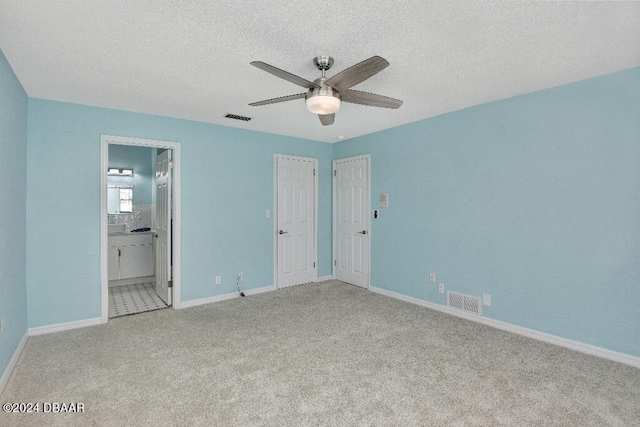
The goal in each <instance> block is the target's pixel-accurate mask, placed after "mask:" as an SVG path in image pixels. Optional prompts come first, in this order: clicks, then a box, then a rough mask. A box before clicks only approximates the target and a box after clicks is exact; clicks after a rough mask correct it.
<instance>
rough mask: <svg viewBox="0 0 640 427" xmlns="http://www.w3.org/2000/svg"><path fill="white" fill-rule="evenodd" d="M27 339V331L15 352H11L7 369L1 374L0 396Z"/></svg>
mask: <svg viewBox="0 0 640 427" xmlns="http://www.w3.org/2000/svg"><path fill="white" fill-rule="evenodd" d="M27 338H29V331H26V332H25V333H24V336H23V337H22V339H21V340H20V342H19V343H18V347H17V348H16V351H14V352H13V356H11V359H10V360H9V364H8V365H7V367H6V368H5V370H4V373H3V374H2V377H0V394H2V392H3V391H4V388H5V387H6V385H7V383H8V382H9V378H10V377H11V373H12V372H13V368H15V366H16V363H18V359H19V358H20V355H21V354H22V350H23V349H24V345H25V344H26V343H27Z"/></svg>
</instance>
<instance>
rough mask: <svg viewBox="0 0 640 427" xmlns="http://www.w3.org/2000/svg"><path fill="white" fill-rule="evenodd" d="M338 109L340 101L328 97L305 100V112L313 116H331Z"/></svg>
mask: <svg viewBox="0 0 640 427" xmlns="http://www.w3.org/2000/svg"><path fill="white" fill-rule="evenodd" d="M339 109H340V99H339V98H336V97H335V96H329V95H316V96H312V97H310V98H307V110H309V111H311V112H312V113H313V114H333V113H335V112H336V111H338V110H339Z"/></svg>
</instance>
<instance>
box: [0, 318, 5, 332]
mask: <svg viewBox="0 0 640 427" xmlns="http://www.w3.org/2000/svg"><path fill="white" fill-rule="evenodd" d="M3 332H4V316H2V317H0V334H1V333H3Z"/></svg>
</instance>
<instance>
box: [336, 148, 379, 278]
mask: <svg viewBox="0 0 640 427" xmlns="http://www.w3.org/2000/svg"><path fill="white" fill-rule="evenodd" d="M369 165H370V156H369V155H365V156H358V157H350V158H346V159H339V160H334V162H333V171H334V172H333V174H334V176H333V230H334V233H333V256H334V257H333V259H334V276H335V278H336V279H337V280H340V281H343V282H347V283H351V284H353V285H357V286H362V287H365V288H368V287H369V253H370V237H369V236H370V234H369V232H370V217H369V212H370V209H371V205H370V203H371V202H370V168H369Z"/></svg>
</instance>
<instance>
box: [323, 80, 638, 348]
mask: <svg viewBox="0 0 640 427" xmlns="http://www.w3.org/2000/svg"><path fill="white" fill-rule="evenodd" d="M364 153H371V162H372V167H371V170H372V194H373V199H374V201H375V200H376V198H377V195H378V194H379V193H382V192H388V193H389V208H387V209H381V215H380V219H377V220H372V231H371V240H372V249H371V284H372V285H373V286H377V287H380V288H384V289H388V290H391V291H394V292H398V293H401V294H404V295H408V296H411V297H415V298H419V299H423V300H426V301H430V302H433V303H438V304H446V299H445V295H444V294H439V293H438V291H437V284H431V283H429V279H428V276H429V272H431V271H433V272H435V273H436V274H437V279H438V282H442V283H444V284H445V286H446V289H447V290H454V291H458V292H462V293H466V294H471V295H476V296H479V297H481V296H482V294H483V293H487V294H491V295H492V299H493V301H492V303H493V304H492V306H491V307H484V308H483V315H484V316H487V317H490V318H493V319H497V320H500V321H504V322H508V323H511V324H514V325H519V326H523V327H526V328H531V329H535V330H538V331H542V332H546V333H550V334H553V335H557V336H560V337H565V338H568V339H572V340H576V341H580V342H583V343H587V344H591V345H595V346H599V347H603V348H607V349H610V350H614V351H618V352H622V353H627V354H630V355H634V356H640V310H639V309H638V307H639V305H638V304H639V302H640V68H635V69H631V70H628V71H624V72H619V73H615V74H611V75H607V76H603V77H599V78H594V79H590V80H586V81H582V82H578V83H575V84H570V85H566V86H561V87H558V88H554V89H549V90H545V91H541V92H536V93H533V94H528V95H524V96H519V97H516V98H511V99H507V100H504V101H500V102H494V103H490V104H485V105H481V106H478V107H474V108H469V109H466V110H463V111H459V112H455V113H451V114H446V115H443V116H439V117H436V118H432V119H428V120H423V121H420V122H416V123H413V124H409V125H406V126H401V127H398V128H394V129H390V130H387V131H384V132H379V133H376V134H372V135H368V136H364V137H362V138H358V139H354V140H349V141H345V142H342V143H339V144H337V145H336V146H335V147H334V157H335V158H341V157H348V156H352V155H357V154H364ZM425 327H428V325H425Z"/></svg>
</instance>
